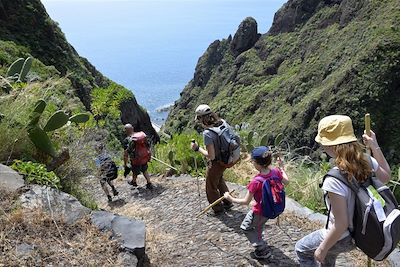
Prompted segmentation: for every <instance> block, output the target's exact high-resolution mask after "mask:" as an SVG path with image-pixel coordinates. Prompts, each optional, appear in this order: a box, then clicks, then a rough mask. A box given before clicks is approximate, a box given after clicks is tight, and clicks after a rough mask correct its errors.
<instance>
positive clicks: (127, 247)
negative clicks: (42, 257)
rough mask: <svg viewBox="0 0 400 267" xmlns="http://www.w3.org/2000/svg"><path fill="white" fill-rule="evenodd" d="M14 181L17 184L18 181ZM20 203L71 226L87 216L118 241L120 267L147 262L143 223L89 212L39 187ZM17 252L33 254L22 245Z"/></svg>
mask: <svg viewBox="0 0 400 267" xmlns="http://www.w3.org/2000/svg"><path fill="white" fill-rule="evenodd" d="M11 179H14V178H11ZM15 179H16V180H18V178H17V177H15ZM0 188H3V186H1V187H0ZM19 199H20V202H21V206H22V208H24V209H32V210H42V211H44V212H46V213H48V214H49V215H50V216H52V217H53V216H54V217H55V218H58V219H62V220H63V221H65V222H66V223H67V224H70V225H72V224H74V223H76V222H78V221H79V220H82V219H84V218H85V217H86V216H90V218H91V222H92V224H93V225H95V226H97V228H98V229H99V230H101V231H109V232H110V233H111V238H113V239H116V240H118V243H119V244H120V247H121V252H120V254H119V255H118V264H119V266H126V267H129V266H144V265H145V264H146V263H147V261H148V260H147V257H146V255H145V246H146V245H145V244H146V243H145V240H146V229H145V224H144V223H143V222H142V221H139V220H134V219H130V218H128V217H125V216H120V215H118V214H113V213H110V212H107V211H93V212H92V211H91V210H90V209H88V208H86V207H84V206H82V204H81V203H80V202H79V201H78V200H77V199H76V198H74V197H73V196H71V195H69V194H66V193H64V192H61V191H58V190H55V189H53V188H49V187H43V186H39V185H31V186H29V190H28V191H27V192H25V193H23V194H22V195H21V196H20V198H19ZM16 249H17V251H18V254H20V255H21V256H29V254H30V253H31V252H32V251H33V247H32V246H30V245H28V244H21V245H19V246H17V248H16Z"/></svg>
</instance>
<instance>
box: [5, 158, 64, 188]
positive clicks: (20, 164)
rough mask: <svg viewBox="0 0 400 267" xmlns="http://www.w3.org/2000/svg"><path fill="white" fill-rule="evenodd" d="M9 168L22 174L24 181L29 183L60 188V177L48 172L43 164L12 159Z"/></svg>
mask: <svg viewBox="0 0 400 267" xmlns="http://www.w3.org/2000/svg"><path fill="white" fill-rule="evenodd" d="M11 168H12V169H14V170H15V171H17V172H19V173H20V174H21V175H23V176H24V179H25V181H26V182H27V183H29V184H39V185H45V186H49V187H53V188H56V189H61V184H60V178H58V177H57V175H56V174H55V173H54V172H48V171H47V169H46V166H45V165H44V164H40V163H34V162H31V161H28V162H24V161H21V160H14V162H13V164H12V165H11Z"/></svg>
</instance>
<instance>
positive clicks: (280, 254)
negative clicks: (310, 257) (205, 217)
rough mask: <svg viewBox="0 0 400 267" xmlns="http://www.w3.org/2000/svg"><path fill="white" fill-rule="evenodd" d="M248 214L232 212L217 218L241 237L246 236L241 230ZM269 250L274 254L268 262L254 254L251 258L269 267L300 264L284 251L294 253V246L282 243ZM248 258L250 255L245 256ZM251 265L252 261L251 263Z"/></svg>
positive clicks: (286, 266) (289, 266)
mask: <svg viewBox="0 0 400 267" xmlns="http://www.w3.org/2000/svg"><path fill="white" fill-rule="evenodd" d="M246 214H247V212H244V211H240V210H230V211H227V212H225V213H224V214H222V215H220V216H216V218H218V219H219V220H220V221H221V222H222V223H223V224H225V225H226V226H227V227H228V228H230V229H232V230H233V231H234V232H236V233H237V234H240V235H244V233H243V230H242V229H240V225H241V224H242V221H243V219H244V218H245V216H246ZM272 228H273V227H272V226H271V225H265V231H268V230H271V229H272ZM266 241H267V243H269V242H268V241H269V240H268V238H267V239H266ZM247 245H248V246H250V243H247V244H243V246H247ZM269 248H270V249H271V252H272V257H271V258H269V259H268V260H259V259H257V258H256V257H255V256H254V253H253V252H252V253H250V257H251V259H252V260H254V261H258V262H259V263H260V264H261V265H263V264H268V266H270V267H273V266H276V267H277V266H282V267H283V266H284V267H291V266H299V264H298V263H297V262H296V261H294V260H293V259H292V258H290V257H289V256H287V255H286V254H285V253H284V251H286V252H287V251H288V250H291V249H293V251H294V244H291V243H290V244H289V243H285V242H283V243H281V244H276V246H271V245H269ZM243 256H248V255H243ZM249 263H251V261H249Z"/></svg>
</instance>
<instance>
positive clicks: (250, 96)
mask: <svg viewBox="0 0 400 267" xmlns="http://www.w3.org/2000/svg"><path fill="white" fill-rule="evenodd" d="M308 2H309V1H299V2H298V3H297V2H296V3H297V4H294V6H296V5H298V6H297V8H296V10H287V8H289V7H284V8H282V10H281V11H280V12H278V15H277V17H276V19H275V22H274V26H273V28H272V29H273V30H272V32H270V33H269V34H264V35H262V36H261V37H260V39H259V40H258V41H257V42H256V43H255V45H254V46H253V47H252V48H251V49H249V50H247V51H245V52H243V53H241V54H240V55H238V56H237V57H236V58H235V57H234V56H233V54H232V52H231V50H230V45H229V43H230V42H232V41H231V40H230V38H228V39H226V40H222V41H220V42H219V43H218V42H213V43H212V44H211V45H210V47H209V48H208V49H207V51H206V52H205V53H204V55H203V56H202V57H201V58H200V60H199V63H198V65H197V66H196V71H195V75H194V79H193V80H192V81H190V82H189V84H188V85H187V86H186V87H185V89H184V90H183V92H182V94H181V98H180V99H179V100H178V102H177V103H176V105H175V107H174V108H173V110H172V111H171V113H170V115H169V118H168V120H167V122H166V125H165V128H166V131H167V133H176V132H182V131H185V130H186V129H190V128H193V126H194V125H193V119H192V117H193V113H194V110H195V108H196V106H197V105H199V104H203V103H208V104H210V106H211V107H212V108H213V109H214V110H215V111H216V112H217V113H218V114H219V115H220V116H221V117H223V118H224V119H226V120H227V121H228V122H229V123H231V125H235V124H237V125H241V124H243V123H246V124H249V125H251V127H250V128H249V129H248V130H249V131H250V130H251V131H257V132H259V133H263V134H268V135H270V136H271V139H273V138H275V137H276V136H277V135H278V134H279V133H283V134H284V136H285V141H287V142H289V143H290V145H291V146H292V147H302V146H308V147H311V148H316V145H315V142H314V137H315V133H316V130H317V124H318V121H319V120H320V119H321V118H322V117H324V116H326V115H328V114H334V113H338V114H347V115H349V116H350V117H351V118H352V119H353V121H354V126H355V129H356V131H357V134H358V135H359V136H360V135H361V133H362V131H363V117H364V114H365V113H367V112H369V113H371V116H372V123H373V125H372V128H373V129H374V130H375V132H376V133H377V136H378V138H379V139H380V140H381V146H382V148H383V150H384V152H385V154H386V155H387V157H388V159H389V160H390V161H391V162H395V163H396V162H400V156H399V155H400V153H397V152H396V151H400V121H399V120H398V119H397V117H398V116H399V114H400V98H398V97H394V96H396V95H397V94H396V92H397V89H398V86H399V84H400V80H399V77H400V62H399V58H400V3H399V2H398V1H396V0H388V1H366V0H362V1H355V0H349V1H346V3H344V2H343V1H342V3H341V4H335V3H328V2H329V1H328V2H327V1H325V2H323V1H319V2H318V1H314V3H316V2H318V3H319V5H318V6H315V10H314V9H310V8H308V7H304V8H303V6H302V5H307V4H310V5H312V4H311V3H308ZM331 2H332V1H331ZM356 2H358V3H359V4H357V5H356V4H354V3H356ZM361 2H362V3H361ZM352 4H354V6H357V8H354V7H353V6H351V5H352ZM291 12H292V13H291ZM307 12H308V13H307ZM303 13H304V14H303ZM290 14H298V17H296V18H295V19H294V21H293V25H292V26H291V25H290V24H291V23H288V25H286V24H284V23H282V21H283V20H282V19H283V18H288V17H290ZM285 16H286V17H285ZM284 21H286V22H287V21H288V19H286V20H284ZM231 44H232V43H231ZM388 121H391V122H393V124H390V125H389V124H388V123H387V122H388ZM271 139H270V141H271ZM314 156H317V154H316V155H314Z"/></svg>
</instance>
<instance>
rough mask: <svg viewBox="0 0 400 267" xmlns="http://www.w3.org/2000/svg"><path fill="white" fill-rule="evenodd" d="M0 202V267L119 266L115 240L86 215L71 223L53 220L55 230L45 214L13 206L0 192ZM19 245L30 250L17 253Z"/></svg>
mask: <svg viewBox="0 0 400 267" xmlns="http://www.w3.org/2000/svg"><path fill="white" fill-rule="evenodd" d="M0 204H1V205H0V207H2V208H1V209H0V255H1V258H0V259H1V261H0V266H47V265H51V266H96V265H98V266H119V265H118V262H117V256H118V254H119V248H118V245H117V243H116V242H115V241H111V240H110V239H109V234H107V233H102V232H100V231H99V230H98V229H97V228H96V227H95V226H93V225H91V224H90V220H89V219H88V218H86V219H84V220H81V221H79V222H77V223H76V224H73V225H67V224H65V223H64V222H63V221H61V220H56V223H57V226H58V228H59V230H60V231H59V230H58V229H57V226H56V224H55V223H54V222H53V220H52V218H51V217H50V216H48V215H47V214H44V213H43V212H41V211H28V210H23V209H20V208H15V207H16V206H15V196H12V195H9V194H5V193H4V192H0ZM13 207H14V210H13ZM60 233H61V234H60ZM20 244H27V245H30V246H33V250H32V251H31V252H30V253H28V254H25V255H21V254H19V253H18V251H17V246H18V245H20Z"/></svg>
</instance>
